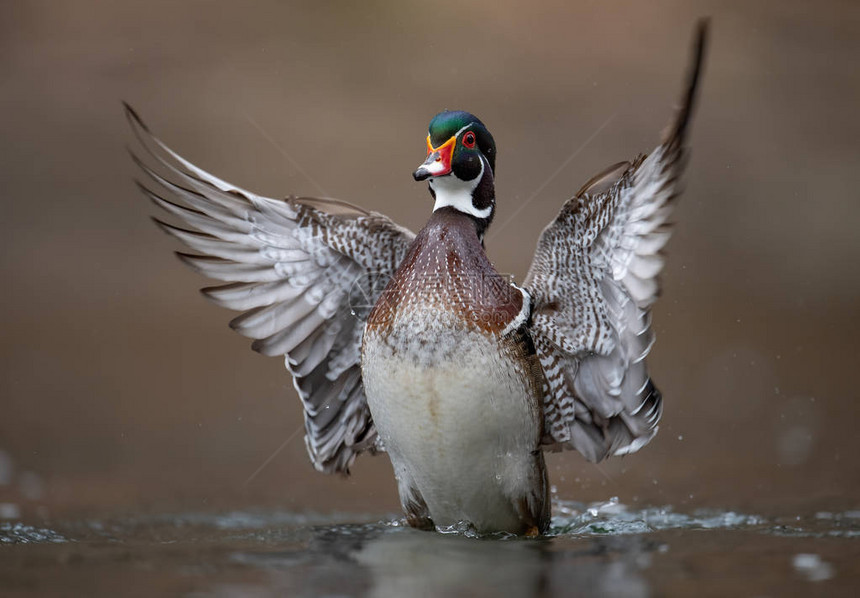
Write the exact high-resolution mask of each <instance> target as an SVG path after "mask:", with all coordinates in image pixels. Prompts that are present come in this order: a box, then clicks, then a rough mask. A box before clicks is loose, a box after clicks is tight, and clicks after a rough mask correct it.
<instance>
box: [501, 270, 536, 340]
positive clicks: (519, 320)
mask: <svg viewBox="0 0 860 598" xmlns="http://www.w3.org/2000/svg"><path fill="white" fill-rule="evenodd" d="M511 286H512V287H514V288H515V289H516V290H518V291H519V292H520V293H521V294H522V296H523V306H522V307H521V308H520V313H518V314H517V315H516V317H515V318H514V319H513V320H511V321H510V322H509V323H508V325H507V326H505V329H504V330H502V336H505V335H506V334H510V333H511V332H513V331H514V330H516V329H517V328H519V327H520V326H522V325H523V324H525V322H526V320H528V318H529V315H531V311H532V296H531V295H530V294H529V292H528V291H527V290H525V289H524V288H522V287H520V286H517V285H515V284H514V283H511Z"/></svg>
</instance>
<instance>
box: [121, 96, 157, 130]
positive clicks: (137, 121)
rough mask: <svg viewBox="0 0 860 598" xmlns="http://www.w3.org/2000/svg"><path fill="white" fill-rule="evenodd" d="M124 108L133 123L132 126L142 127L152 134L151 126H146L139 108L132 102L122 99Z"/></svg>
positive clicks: (126, 115)
mask: <svg viewBox="0 0 860 598" xmlns="http://www.w3.org/2000/svg"><path fill="white" fill-rule="evenodd" d="M122 105H123V108H124V109H125V117H126V118H127V119H128V122H130V123H131V124H132V127H140V128H141V129H143V130H144V131H146V132H147V133H149V134H150V135H151V134H152V133H151V132H150V130H149V127H147V126H146V123H144V122H143V119H142V118H140V115H139V114H138V113H137V110H135V109H134V108H132V107H131V104H129V103H128V102H126V101H125V100H123V101H122Z"/></svg>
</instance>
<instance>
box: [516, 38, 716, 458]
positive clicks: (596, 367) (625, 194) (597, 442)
mask: <svg viewBox="0 0 860 598" xmlns="http://www.w3.org/2000/svg"><path fill="white" fill-rule="evenodd" d="M706 34H707V23H706V22H705V21H703V22H700V23H699V26H698V29H697V36H696V40H695V45H694V51H693V61H692V68H691V70H690V75H689V77H688V80H687V85H686V87H685V91H684V95H683V96H682V102H681V106H680V108H679V110H678V112H677V113H676V117H675V120H674V121H673V123H672V124H671V126H670V127H669V129H668V132H667V133H666V135H665V136H664V138H663V141H662V143H661V144H660V145H659V146H658V147H657V148H656V150H655V151H654V152H653V153H652V154H651V155H650V156H647V157H646V156H640V157H638V158H636V159H635V160H633V161H632V162H621V163H619V164H615V165H613V166H611V167H609V168H608V169H606V170H605V171H603V172H601V173H600V174H598V175H596V176H595V177H593V178H592V179H591V180H589V181H588V182H587V183H586V184H585V185H584V186H583V188H582V189H581V190H580V192H579V193H577V195H576V196H575V197H574V198H573V199H571V200H569V201H568V202H567V203H566V204H565V205H564V206H563V207H562V209H561V212H560V213H559V215H558V217H557V218H556V219H555V221H553V222H551V223H550V224H549V225H548V226H547V227H546V229H545V230H544V232H543V233H542V235H541V238H540V241H539V242H538V246H537V250H536V252H535V257H534V260H533V262H532V266H531V268H530V270H529V274H528V276H527V277H526V281H525V286H526V288H527V290H528V291H529V293H531V295H532V297H533V298H534V307H533V315H532V337H533V339H534V343H535V349H536V351H537V354H538V358H539V360H540V363H541V366H542V368H543V371H544V377H545V379H546V386H545V391H544V429H545V439H544V441H545V443H546V444H548V445H550V446H551V447H562V448H563V447H568V448H573V449H576V450H577V451H579V452H580V453H582V454H583V455H584V456H585V457H586V458H587V459H589V460H591V461H597V460H599V459H602V458H604V457H606V456H607V455H612V454H615V455H621V454H627V453H631V452H634V451H636V450H638V449H639V448H641V447H642V446H644V445H645V444H647V442H648V441H649V440H650V439H651V438H652V437H653V436H654V434H655V433H656V431H657V423H658V421H659V419H660V415H661V413H662V397H661V395H660V392H659V391H658V390H657V388H656V387H655V386H654V384H653V382H652V381H651V379H650V377H649V375H648V371H647V368H646V365H645V357H646V356H647V355H648V353H649V351H650V350H651V347H652V346H653V344H654V333H653V330H652V329H651V314H650V307H651V305H652V304H653V303H654V301H655V300H656V299H657V296H658V294H659V290H660V285H659V280H658V276H659V274H660V271H661V270H662V268H663V264H664V261H665V260H664V258H663V255H662V254H661V253H660V252H661V251H662V249H663V247H664V246H665V244H666V242H667V241H668V238H669V235H670V228H669V222H668V218H669V216H670V214H671V211H672V208H673V205H674V199H675V198H676V197H677V195H678V193H679V178H680V175H681V173H682V171H683V167H684V164H685V162H686V150H685V134H686V131H687V129H688V127H689V121H690V117H691V114H692V109H693V103H694V99H695V92H696V86H697V83H698V80H699V75H700V72H701V65H702V58H703V56H704V48H705V40H706Z"/></svg>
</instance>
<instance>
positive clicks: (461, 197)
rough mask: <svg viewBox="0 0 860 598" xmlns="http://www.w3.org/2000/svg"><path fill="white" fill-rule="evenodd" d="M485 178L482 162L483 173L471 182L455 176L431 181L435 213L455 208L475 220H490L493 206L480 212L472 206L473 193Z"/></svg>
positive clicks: (450, 175) (451, 175)
mask: <svg viewBox="0 0 860 598" xmlns="http://www.w3.org/2000/svg"><path fill="white" fill-rule="evenodd" d="M483 176H484V161H483V160H481V172H480V173H478V176H476V177H475V178H474V179H472V180H471V181H461V180H460V179H458V178H457V177H455V176H454V174H453V173H452V174H449V175H446V176H440V177H436V178H433V179H430V187H432V188H433V193H435V194H436V203H435V204H434V205H433V211H434V212H435V211H436V210H438V209H439V208H448V207H450V208H454V209H455V210H457V211H458V212H463V213H464V214H470V215H472V216H474V217H475V218H489V217H490V214H492V213H493V206H488V207H486V208H484V209H483V210H479V209H478V208H476V207H475V206H474V205H473V204H472V192H473V191H474V190H475V188H476V187H477V186H478V183H480V182H481V177H483Z"/></svg>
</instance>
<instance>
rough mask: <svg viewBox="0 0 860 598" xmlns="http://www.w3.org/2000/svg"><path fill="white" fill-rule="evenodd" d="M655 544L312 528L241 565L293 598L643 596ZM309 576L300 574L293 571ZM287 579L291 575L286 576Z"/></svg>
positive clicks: (249, 555)
mask: <svg viewBox="0 0 860 598" xmlns="http://www.w3.org/2000/svg"><path fill="white" fill-rule="evenodd" d="M655 546H656V545H655V544H654V543H652V542H648V541H646V540H644V539H642V538H640V537H627V538H620V537H606V538H596V539H593V540H592V541H590V542H585V543H581V544H576V545H574V546H570V547H562V546H560V545H558V544H557V543H556V542H555V540H554V539H553V538H542V539H520V538H486V539H478V538H472V537H467V536H464V535H459V534H433V533H427V532H422V531H418V530H414V529H411V528H407V527H400V526H393V525H388V526H386V525H377V526H372V525H369V526H335V527H324V528H318V529H316V530H315V532H314V535H313V537H312V538H311V539H310V541H309V543H308V546H307V547H305V548H303V549H298V550H296V551H289V552H277V553H259V552H243V553H237V554H235V555H233V560H234V562H240V563H243V564H246V565H252V566H256V567H262V568H265V569H268V570H270V571H271V575H272V581H273V582H274V585H275V586H277V587H278V589H279V591H284V592H290V593H292V594H293V595H308V596H310V595H319V594H340V593H351V592H355V591H356V589H357V588H360V589H361V594H362V595H366V596H372V597H375V598H389V597H392V598H393V597H400V596H499V595H505V596H563V595H568V594H569V593H570V592H571V591H572V590H573V589H576V590H577V591H578V592H584V593H586V594H594V595H615V596H619V595H620V596H645V595H647V594H648V586H647V584H646V582H645V580H644V579H643V578H642V577H641V575H640V573H639V571H640V570H641V569H642V568H644V567H646V566H647V565H648V563H649V562H650V561H649V557H648V555H647V552H648V551H650V550H653V549H654V547H655ZM297 568H298V569H303V570H305V573H306V575H296V569H297ZM285 573H286V575H285Z"/></svg>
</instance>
